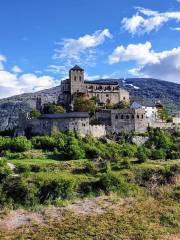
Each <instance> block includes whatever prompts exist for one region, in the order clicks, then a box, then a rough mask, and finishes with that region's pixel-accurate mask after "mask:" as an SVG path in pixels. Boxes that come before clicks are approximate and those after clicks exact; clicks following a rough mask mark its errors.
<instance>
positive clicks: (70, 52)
mask: <svg viewBox="0 0 180 240" xmlns="http://www.w3.org/2000/svg"><path fill="white" fill-rule="evenodd" d="M112 37H113V36H112V34H111V33H110V31H109V29H104V30H98V31H96V32H94V33H93V34H92V35H89V34H86V35H84V36H82V37H79V38H78V39H73V38H69V39H64V40H63V41H62V42H60V43H56V44H57V45H60V46H61V48H60V49H59V48H58V49H55V54H54V56H53V58H54V59H60V60H65V61H66V64H65V65H68V66H70V65H72V64H74V63H81V62H83V63H88V64H90V65H91V64H93V63H94V61H95V58H96V57H95V55H96V47H97V46H99V45H102V44H103V43H104V42H105V40H106V39H111V38H112Z"/></svg>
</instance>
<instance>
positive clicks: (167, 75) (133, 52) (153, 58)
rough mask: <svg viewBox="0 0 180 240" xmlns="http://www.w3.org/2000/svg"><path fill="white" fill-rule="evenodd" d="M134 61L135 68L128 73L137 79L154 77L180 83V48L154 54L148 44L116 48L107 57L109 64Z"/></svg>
mask: <svg viewBox="0 0 180 240" xmlns="http://www.w3.org/2000/svg"><path fill="white" fill-rule="evenodd" d="M131 60H132V61H135V62H136V63H137V67H135V68H132V69H130V70H129V72H130V73H131V74H132V75H134V76H139V77H142V76H143V77H154V78H159V79H162V80H167V81H172V82H178V83H180V47H177V48H173V49H171V50H167V51H162V52H155V51H153V50H152V45H151V43H150V42H146V43H145V44H141V43H140V44H137V45H135V44H130V45H128V46H127V47H126V48H125V47H124V46H119V47H117V48H116V49H115V50H114V52H113V53H112V54H111V55H110V56H109V64H113V63H117V62H121V61H131Z"/></svg>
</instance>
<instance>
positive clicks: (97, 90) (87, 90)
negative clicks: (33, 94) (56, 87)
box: [58, 65, 129, 107]
mask: <svg viewBox="0 0 180 240" xmlns="http://www.w3.org/2000/svg"><path fill="white" fill-rule="evenodd" d="M76 96H84V97H87V98H92V97H96V99H97V103H98V105H99V106H104V105H106V104H107V103H111V104H118V103H119V102H121V101H126V102H128V101H129V93H128V91H126V90H124V89H122V88H120V87H119V85H118V82H112V81H111V82H110V81H109V82H107V81H86V80H85V79H84V69H82V68H80V67H79V66H77V65H76V66H74V67H73V68H71V69H70V70H69V79H66V80H63V81H62V82H61V93H60V96H59V101H58V102H59V104H61V105H64V106H72V107H73V101H74V99H75V97H76Z"/></svg>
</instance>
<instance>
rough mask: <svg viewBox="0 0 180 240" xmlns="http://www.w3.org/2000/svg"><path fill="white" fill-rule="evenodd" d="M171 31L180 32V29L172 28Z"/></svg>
mask: <svg viewBox="0 0 180 240" xmlns="http://www.w3.org/2000/svg"><path fill="white" fill-rule="evenodd" d="M171 30H173V31H180V27H176V28H171Z"/></svg>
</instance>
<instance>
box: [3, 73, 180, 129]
mask: <svg viewBox="0 0 180 240" xmlns="http://www.w3.org/2000/svg"><path fill="white" fill-rule="evenodd" d="M98 81H99V82H101V81H103V82H104V81H108V82H109V81H118V82H119V85H120V86H121V87H123V88H125V89H127V90H128V91H129V92H130V97H131V99H132V101H137V102H139V103H141V104H145V105H152V104H154V103H155V102H156V101H159V100H160V101H161V102H162V103H163V104H165V105H166V106H167V108H168V109H169V110H171V111H180V84H177V83H172V82H167V81H162V80H158V79H152V78H129V79H125V80H124V79H105V80H104V79H103V80H102V79H99V80H98ZM59 92H60V86H57V87H54V88H51V89H46V90H43V91H39V92H36V93H25V94H21V95H17V96H13V97H9V98H5V99H0V131H2V130H5V129H8V128H12V127H14V126H16V125H17V123H18V114H19V112H21V111H25V112H28V111H30V110H31V109H33V108H35V106H36V98H37V97H41V98H42V102H43V103H47V102H54V101H57V98H58V95H59Z"/></svg>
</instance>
